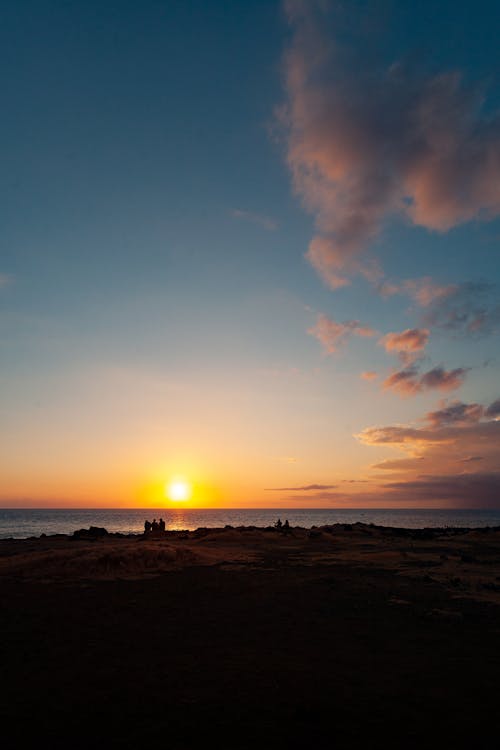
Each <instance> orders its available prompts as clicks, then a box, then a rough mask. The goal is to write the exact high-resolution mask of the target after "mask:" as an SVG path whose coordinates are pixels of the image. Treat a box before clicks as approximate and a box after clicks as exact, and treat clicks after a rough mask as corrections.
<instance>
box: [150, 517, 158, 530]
mask: <svg viewBox="0 0 500 750" xmlns="http://www.w3.org/2000/svg"><path fill="white" fill-rule="evenodd" d="M151 528H152V530H153V531H158V521H157V520H156V518H153V523H152V524H151Z"/></svg>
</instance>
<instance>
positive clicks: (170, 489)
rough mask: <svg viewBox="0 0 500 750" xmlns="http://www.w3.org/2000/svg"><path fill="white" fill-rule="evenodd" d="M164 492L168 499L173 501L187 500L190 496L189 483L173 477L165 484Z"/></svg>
mask: <svg viewBox="0 0 500 750" xmlns="http://www.w3.org/2000/svg"><path fill="white" fill-rule="evenodd" d="M165 494H166V496H167V497H168V499H169V500H173V501H175V502H177V501H182V500H189V498H190V497H191V485H190V484H189V482H186V480H185V479H174V480H173V481H172V482H169V483H168V484H167V485H166V487H165Z"/></svg>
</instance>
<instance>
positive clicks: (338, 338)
mask: <svg viewBox="0 0 500 750" xmlns="http://www.w3.org/2000/svg"><path fill="white" fill-rule="evenodd" d="M307 332H308V333H309V334H311V336H314V337H315V338H317V339H318V341H320V342H321V343H322V345H323V347H324V348H325V350H326V351H327V352H328V354H333V353H334V352H336V351H337V350H338V349H339V347H340V346H342V344H344V343H345V342H346V340H347V339H348V338H350V337H351V336H363V337H367V336H375V331H374V330H373V328H370V327H369V326H365V325H362V324H361V323H360V322H359V320H347V321H345V322H344V323H337V322H336V321H335V320H332V319H331V318H329V317H328V316H327V315H323V314H321V315H318V318H317V320H316V325H314V326H313V327H312V328H309V329H308V331H307Z"/></svg>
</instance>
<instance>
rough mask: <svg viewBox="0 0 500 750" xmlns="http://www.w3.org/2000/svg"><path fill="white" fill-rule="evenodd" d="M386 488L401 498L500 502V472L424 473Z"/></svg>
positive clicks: (485, 505) (483, 505)
mask: <svg viewBox="0 0 500 750" xmlns="http://www.w3.org/2000/svg"><path fill="white" fill-rule="evenodd" d="M383 488H384V490H385V491H389V492H390V493H391V494H392V493H397V495H398V499H399V500H401V501H407V502H414V501H415V500H417V501H420V502H421V501H434V502H436V501H441V502H446V503H450V502H451V503H452V504H453V505H454V506H457V505H458V506H461V507H463V508H470V507H480V508H497V507H499V506H500V473H499V472H484V473H479V472H478V473H471V474H459V475H458V476H457V475H433V474H430V475H425V474H424V475H422V476H421V477H419V478H418V479H414V480H410V481H401V482H388V483H387V484H384V485H383Z"/></svg>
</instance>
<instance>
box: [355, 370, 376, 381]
mask: <svg viewBox="0 0 500 750" xmlns="http://www.w3.org/2000/svg"><path fill="white" fill-rule="evenodd" d="M359 377H360V378H361V379H362V380H368V381H371V380H376V378H378V372H375V370H367V371H366V372H362V373H361V375H360V376H359Z"/></svg>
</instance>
